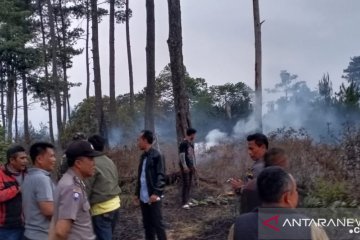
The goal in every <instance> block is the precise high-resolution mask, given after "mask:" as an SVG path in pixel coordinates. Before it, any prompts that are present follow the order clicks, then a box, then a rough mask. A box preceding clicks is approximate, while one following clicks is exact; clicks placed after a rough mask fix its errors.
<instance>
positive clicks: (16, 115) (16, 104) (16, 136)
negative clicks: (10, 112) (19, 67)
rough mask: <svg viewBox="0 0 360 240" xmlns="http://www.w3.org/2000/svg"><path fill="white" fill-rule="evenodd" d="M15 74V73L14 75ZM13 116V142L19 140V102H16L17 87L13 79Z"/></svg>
mask: <svg viewBox="0 0 360 240" xmlns="http://www.w3.org/2000/svg"><path fill="white" fill-rule="evenodd" d="M15 76H16V75H15ZM14 91H15V93H14V95H15V118H14V126H15V142H18V141H19V126H18V115H19V114H18V111H19V104H18V89H17V83H16V80H15V89H14Z"/></svg>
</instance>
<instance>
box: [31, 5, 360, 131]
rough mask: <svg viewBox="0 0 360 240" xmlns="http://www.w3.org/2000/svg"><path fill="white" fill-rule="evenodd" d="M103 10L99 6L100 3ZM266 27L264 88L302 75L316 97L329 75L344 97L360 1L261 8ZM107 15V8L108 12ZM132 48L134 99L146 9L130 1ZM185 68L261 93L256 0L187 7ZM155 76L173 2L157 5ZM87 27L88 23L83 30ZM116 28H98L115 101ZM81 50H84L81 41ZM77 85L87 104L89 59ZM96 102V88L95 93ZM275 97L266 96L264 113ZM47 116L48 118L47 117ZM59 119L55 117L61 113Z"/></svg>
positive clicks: (121, 72)
mask: <svg viewBox="0 0 360 240" xmlns="http://www.w3.org/2000/svg"><path fill="white" fill-rule="evenodd" d="M99 2H100V1H99ZM259 2H260V17H261V20H264V21H265V22H264V23H263V24H262V57H263V62H262V63H263V65H262V66H263V70H262V74H263V75H262V76H263V77H262V80H263V88H264V89H265V88H272V87H274V85H275V83H277V82H278V81H279V80H280V77H279V74H280V71H281V70H287V71H288V72H290V73H292V74H296V75H298V79H299V80H303V81H306V82H307V84H308V86H309V87H311V88H312V89H316V87H317V83H318V81H319V80H320V79H321V77H322V75H323V74H324V73H329V75H330V79H331V81H332V82H333V87H334V90H335V91H337V90H338V88H339V85H340V83H341V82H343V80H344V79H342V78H341V76H342V73H343V69H345V68H346V67H347V66H348V64H349V61H350V58H351V57H353V56H359V55H360V45H359V43H360V31H359V30H358V27H357V25H358V24H359V22H360V14H359V12H360V1H358V0H316V1H313V0H271V1H270V0H260V1H259ZM103 7H106V4H104V5H103ZM130 8H131V9H132V10H133V17H132V18H131V20H130V34H131V36H130V37H131V47H132V58H133V70H134V87H135V91H136V92H137V91H140V90H141V89H142V88H144V87H145V85H146V61H145V59H146V55H145V46H146V9H145V1H144V0H130ZM181 9H182V30H183V55H184V64H185V66H186V68H187V71H188V72H189V74H190V76H192V77H201V78H204V79H205V80H206V81H207V83H208V84H209V85H220V84H224V83H227V82H231V83H236V82H240V81H241V82H244V83H246V84H247V85H248V86H250V87H251V88H254V75H255V74H254V61H255V57H254V55H255V48H254V23H253V16H252V11H253V10H252V1H251V0H223V1H218V0H195V1H194V0H182V1H181ZM155 24H156V27H155V28H156V33H155V38H156V46H155V58H156V63H155V66H156V74H158V73H159V72H160V71H161V70H162V69H163V68H164V67H165V65H167V64H168V63H169V52H168V47H167V42H166V40H167V38H168V13H167V1H166V0H161V1H160V0H156V1H155ZM78 25H79V26H83V27H85V21H82V22H79V23H78ZM108 35H109V27H108V20H107V18H106V17H104V18H103V21H102V22H101V24H100V27H99V37H100V45H99V47H100V64H101V77H102V88H103V89H102V91H103V94H105V95H108V93H109V84H108V80H109V76H108V75H109V74H108V71H109V70H108V63H109V48H108ZM115 38H116V40H115V44H116V46H115V51H116V57H115V58H116V60H115V61H116V63H115V66H116V67H115V68H116V94H117V95H118V94H124V93H127V92H129V83H128V82H129V81H128V70H127V53H126V42H125V40H126V39H125V25H124V24H117V25H116V33H115ZM78 46H79V47H84V46H85V42H84V41H82V40H81V41H79V42H78ZM73 62H74V63H73V67H72V69H70V70H69V75H70V81H71V82H81V83H83V84H82V85H81V86H80V87H76V88H73V89H72V90H71V91H70V94H71V98H70V103H71V105H72V106H74V105H75V104H77V103H79V102H80V101H82V99H84V98H85V95H86V94H85V87H86V69H85V54H82V55H80V56H77V57H75V58H74V59H73ZM90 90H91V94H94V86H93V84H92V85H91V88H90ZM270 98H271V97H270V96H268V95H266V94H265V96H264V102H263V106H264V108H265V106H266V102H267V101H268V100H269V99H270ZM39 112H41V110H40V109H39V107H38V106H35V105H34V106H33V107H32V111H31V112H30V119H31V122H32V124H33V125H34V126H35V127H37V126H38V124H39V123H40V122H47V120H45V119H46V118H45V119H44V118H39V117H38V116H40V115H39ZM44 113H45V112H44ZM54 113H55V111H54Z"/></svg>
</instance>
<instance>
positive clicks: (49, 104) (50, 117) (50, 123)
mask: <svg viewBox="0 0 360 240" xmlns="http://www.w3.org/2000/svg"><path fill="white" fill-rule="evenodd" d="M46 99H47V105H48V112H49V134H50V140H51V142H53V143H54V142H55V138H54V129H53V117H52V100H51V95H50V93H47V94H46Z"/></svg>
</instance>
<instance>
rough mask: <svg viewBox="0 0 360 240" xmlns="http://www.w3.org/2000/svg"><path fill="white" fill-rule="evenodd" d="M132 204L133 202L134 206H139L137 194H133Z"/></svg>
mask: <svg viewBox="0 0 360 240" xmlns="http://www.w3.org/2000/svg"><path fill="white" fill-rule="evenodd" d="M133 204H134V206H135V207H138V206H140V200H139V198H138V197H137V196H134V198H133Z"/></svg>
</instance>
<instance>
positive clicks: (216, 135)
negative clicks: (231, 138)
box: [205, 129, 228, 148]
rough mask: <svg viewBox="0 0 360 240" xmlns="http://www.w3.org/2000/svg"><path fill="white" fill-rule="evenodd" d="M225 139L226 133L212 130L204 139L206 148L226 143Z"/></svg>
mask: <svg viewBox="0 0 360 240" xmlns="http://www.w3.org/2000/svg"><path fill="white" fill-rule="evenodd" d="M227 138H228V135H227V133H225V132H222V131H220V130H219V129H213V130H211V131H210V132H209V133H208V134H207V135H206V137H205V141H206V148H211V147H213V146H215V145H218V144H219V143H221V142H224V141H226V139H227Z"/></svg>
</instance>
